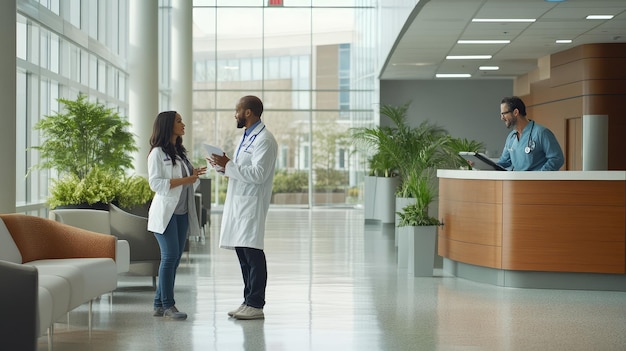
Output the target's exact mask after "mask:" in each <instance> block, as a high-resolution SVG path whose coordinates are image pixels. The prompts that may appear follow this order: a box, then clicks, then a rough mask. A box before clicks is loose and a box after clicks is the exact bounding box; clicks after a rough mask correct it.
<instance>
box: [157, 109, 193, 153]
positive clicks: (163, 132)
mask: <svg viewBox="0 0 626 351" xmlns="http://www.w3.org/2000/svg"><path fill="white" fill-rule="evenodd" d="M176 114H177V112H176V111H164V112H161V113H159V114H158V116H157V117H156V119H155V120H154V125H153V126H152V136H151V137H150V151H152V149H154V148H155V147H160V148H162V149H163V151H165V153H166V154H167V155H168V156H169V157H170V158H171V159H172V164H174V165H176V155H178V156H180V157H181V158H182V159H186V158H187V150H186V149H185V147H184V146H183V138H182V137H180V136H179V137H177V138H176V145H172V142H171V141H172V131H173V130H174V122H175V121H176Z"/></svg>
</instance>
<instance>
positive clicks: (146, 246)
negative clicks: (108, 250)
mask: <svg viewBox="0 0 626 351" xmlns="http://www.w3.org/2000/svg"><path fill="white" fill-rule="evenodd" d="M109 221H110V223H111V234H112V235H115V236H116V237H117V238H118V239H122V240H126V241H128V244H129V245H130V269H129V271H128V274H130V275H142V276H151V277H152V285H153V287H156V277H157V276H158V275H159V264H160V263H161V250H160V249H159V243H158V242H157V240H156V238H155V237H154V234H153V233H151V232H149V231H148V218H147V217H142V216H138V215H135V214H132V213H129V212H126V211H124V210H122V209H121V208H119V207H117V206H115V205H114V204H110V205H109Z"/></svg>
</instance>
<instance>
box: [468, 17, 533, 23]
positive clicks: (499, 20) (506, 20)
mask: <svg viewBox="0 0 626 351" xmlns="http://www.w3.org/2000/svg"><path fill="white" fill-rule="evenodd" d="M535 21H536V19H534V18H472V22H530V23H532V22H535Z"/></svg>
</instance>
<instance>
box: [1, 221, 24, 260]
mask: <svg viewBox="0 0 626 351" xmlns="http://www.w3.org/2000/svg"><path fill="white" fill-rule="evenodd" d="M0 260H3V261H9V262H13V263H22V254H20V250H19V249H18V248H17V245H15V241H14V240H13V237H12V236H11V233H10V232H9V230H8V229H7V226H6V225H5V224H4V221H3V220H1V219H0Z"/></svg>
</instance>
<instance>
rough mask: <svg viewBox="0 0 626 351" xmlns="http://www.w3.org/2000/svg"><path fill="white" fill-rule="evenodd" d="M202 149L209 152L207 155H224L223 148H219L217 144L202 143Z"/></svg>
mask: <svg viewBox="0 0 626 351" xmlns="http://www.w3.org/2000/svg"><path fill="white" fill-rule="evenodd" d="M204 149H205V150H206V152H208V153H209V157H211V155H213V154H216V155H220V156H222V155H224V150H222V149H220V148H219V147H217V146H213V145H209V144H204Z"/></svg>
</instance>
